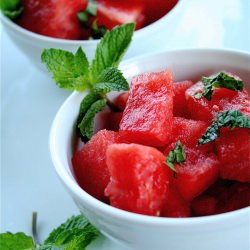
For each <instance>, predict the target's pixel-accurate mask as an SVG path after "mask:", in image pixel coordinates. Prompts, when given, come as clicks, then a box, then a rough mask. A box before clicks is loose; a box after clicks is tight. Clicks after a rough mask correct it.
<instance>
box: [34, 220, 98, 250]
mask: <svg viewBox="0 0 250 250" xmlns="http://www.w3.org/2000/svg"><path fill="white" fill-rule="evenodd" d="M98 235H99V232H98V230H97V229H96V228H95V227H93V226H92V225H91V224H90V223H89V222H88V221H87V220H86V219H85V217H83V216H82V215H78V216H72V217H71V218H69V219H68V220H67V221H66V222H65V223H63V224H62V225H60V226H59V227H58V228H56V229H54V230H53V231H52V232H51V234H50V235H49V237H48V238H47V239H46V240H45V242H44V246H42V247H40V248H38V249H39V250H45V249H46V250H47V249H48V250H49V249H51V250H52V249H53V250H54V249H63V250H67V249H69V250H72V249H75V250H78V249H79V250H83V249H84V248H85V247H86V246H87V245H89V244H90V242H92V241H93V240H95V239H96V238H97V237H98ZM57 247H58V248H57Z"/></svg>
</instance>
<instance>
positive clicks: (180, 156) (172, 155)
mask: <svg viewBox="0 0 250 250" xmlns="http://www.w3.org/2000/svg"><path fill="white" fill-rule="evenodd" d="M185 160H186V153H185V150H184V147H183V146H182V144H181V142H180V141H178V142H177V143H176V146H175V148H174V149H173V150H171V151H170V152H169V154H168V156H167V158H166V161H165V164H166V165H167V166H168V167H169V168H170V169H172V170H173V171H174V172H175V173H176V172H177V171H176V169H175V167H174V164H175V163H176V164H179V165H181V163H182V162H184V161H185Z"/></svg>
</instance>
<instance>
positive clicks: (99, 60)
mask: <svg viewBox="0 0 250 250" xmlns="http://www.w3.org/2000/svg"><path fill="white" fill-rule="evenodd" d="M134 28H135V24H134V23H129V24H124V25H122V26H117V27H115V28H114V29H112V30H111V31H108V32H107V33H106V34H105V36H104V37H103V38H102V39H101V41H100V43H99V44H98V45H97V48H96V52H95V57H94V59H93V62H92V65H91V76H92V82H93V83H97V82H98V79H99V76H100V74H101V73H102V72H103V70H105V69H106V68H109V67H117V66H118V64H119V63H120V61H121V59H122V57H123V55H124V54H125V52H126V51H127V49H128V46H129V44H130V42H131V40H132V36H133V31H134Z"/></svg>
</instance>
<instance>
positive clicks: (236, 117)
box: [198, 110, 250, 145]
mask: <svg viewBox="0 0 250 250" xmlns="http://www.w3.org/2000/svg"><path fill="white" fill-rule="evenodd" d="M222 127H226V128H231V129H234V128H250V118H249V117H247V116H245V115H244V114H243V113H241V112H240V111H239V110H225V111H223V112H222V113H220V112H219V113H218V115H217V119H216V120H212V123H211V125H210V126H209V127H208V128H207V130H206V132H205V134H203V135H202V137H201V138H200V139H199V140H198V145H202V144H205V143H208V142H211V141H214V140H215V139H217V138H218V137H219V136H220V129H221V128H222Z"/></svg>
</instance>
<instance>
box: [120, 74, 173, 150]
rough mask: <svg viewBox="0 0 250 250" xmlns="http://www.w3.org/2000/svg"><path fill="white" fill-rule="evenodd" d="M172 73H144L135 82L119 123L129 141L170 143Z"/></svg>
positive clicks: (121, 132) (123, 135)
mask: <svg viewBox="0 0 250 250" xmlns="http://www.w3.org/2000/svg"><path fill="white" fill-rule="evenodd" d="M172 86H173V85H172V73H171V72H170V71H167V70H166V71H161V72H155V73H145V74H142V75H139V76H137V77H135V78H133V79H132V83H131V87H130V92H129V98H128V101H127V105H126V108H125V110H124V112H123V117H122V120H121V123H120V130H119V131H120V134H121V136H122V137H124V138H126V139H127V140H129V141H131V142H135V143H141V144H145V145H150V146H163V145H165V144H167V143H168V142H170V140H171V134H172V127H173V89H172Z"/></svg>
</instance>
